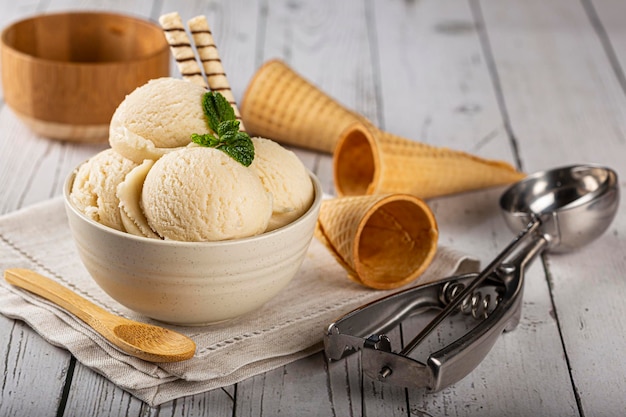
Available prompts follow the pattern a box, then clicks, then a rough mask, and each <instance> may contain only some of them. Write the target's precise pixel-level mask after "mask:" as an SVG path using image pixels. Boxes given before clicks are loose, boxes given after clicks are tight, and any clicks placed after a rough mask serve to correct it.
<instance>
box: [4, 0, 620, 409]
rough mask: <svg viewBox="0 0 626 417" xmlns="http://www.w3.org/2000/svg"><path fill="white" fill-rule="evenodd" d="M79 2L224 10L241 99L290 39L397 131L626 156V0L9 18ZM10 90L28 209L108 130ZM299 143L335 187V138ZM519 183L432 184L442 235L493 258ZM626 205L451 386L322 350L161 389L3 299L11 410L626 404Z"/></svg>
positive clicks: (539, 164) (525, 159)
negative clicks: (319, 150)
mask: <svg viewBox="0 0 626 417" xmlns="http://www.w3.org/2000/svg"><path fill="white" fill-rule="evenodd" d="M68 9H107V10H113V11H117V12H124V13H129V14H133V15H139V16H144V17H148V18H151V19H153V20H156V19H157V18H158V16H159V15H161V14H163V13H166V12H171V11H179V12H180V14H181V15H182V16H183V18H184V19H188V18H190V17H193V16H196V15H198V14H205V15H206V16H207V18H208V19H209V22H210V23H211V25H212V27H213V29H214V34H215V38H216V41H217V42H218V45H219V46H220V51H221V54H222V58H223V61H224V65H225V68H226V71H227V72H228V75H229V79H230V81H231V84H232V85H233V90H234V93H235V95H236V97H238V98H239V97H241V94H242V93H243V91H244V89H245V87H246V86H247V83H248V81H249V79H250V77H251V76H252V74H253V73H254V71H255V70H256V68H257V67H258V66H259V65H260V64H261V63H262V62H264V61H265V60H266V59H269V58H272V57H280V58H283V59H284V60H285V61H287V62H288V63H289V64H290V65H291V66H292V67H293V68H294V69H295V70H296V71H298V72H299V73H301V74H302V75H304V76H305V77H306V78H308V79H309V80H311V81H312V82H314V83H315V84H317V85H318V86H319V87H320V88H321V89H323V90H324V91H326V92H327V93H328V94H330V95H331V96H333V97H335V98H336V99H338V100H339V101H340V102H341V103H343V104H344V105H346V106H347V107H349V108H352V109H354V110H356V111H358V112H360V113H362V114H364V115H365V116H367V117H368V118H370V119H371V120H372V121H374V122H375V123H376V124H378V125H379V126H381V127H383V128H385V129H387V130H389V131H391V132H393V133H396V134H400V135H403V136H406V137H409V138H412V139H415V140H419V141H423V142H427V143H430V144H434V145H437V146H448V147H452V148H456V149H460V150H465V151H469V152H472V153H475V154H477V155H480V156H483V157H489V158H498V159H504V160H508V161H510V162H512V163H514V164H517V165H518V167H520V168H521V169H523V170H525V171H526V172H534V171H538V170H543V169H547V168H551V167H556V166H561V165H568V164H571V163H577V162H595V163H600V164H605V165H608V166H611V167H613V168H614V169H616V170H617V171H618V173H619V174H622V175H626V172H624V163H625V162H626V77H625V71H626V2H625V1H624V0H550V1H545V0H525V1H517V0H420V1H399V0H388V1H382V0H380V1H378V0H367V1H360V0H344V1H341V2H335V1H330V0H324V1H308V2H307V1H304V0H287V1H282V0H281V1H271V2H270V1H269V0H261V1H258V2H257V1H253V0H237V1H226V0H223V1H219V0H218V1H207V2H200V1H184V2H182V1H174V0H159V1H154V2H149V1H140V0H125V1H118V0H116V1H109V2H99V1H95V0H82V1H81V0H48V1H35V0H24V1H22V0H20V1H15V0H11V1H10V0H2V1H0V26H1V27H5V26H6V25H7V24H9V23H10V22H12V21H15V20H18V19H20V18H22V17H26V16H30V15H32V14H35V13H39V12H52V11H61V10H68ZM175 72H176V70H175V69H174V73H175ZM1 98H2V97H1V96H0V187H1V188H0V213H8V212H11V211H13V210H16V209H19V208H21V207H25V206H27V205H29V204H32V203H35V202H37V201H41V200H46V199H49V198H51V197H54V196H57V195H59V194H60V193H61V187H62V182H63V179H64V178H65V176H66V175H67V174H68V173H69V172H70V170H71V169H72V168H73V167H74V166H75V165H76V164H78V163H79V162H81V161H82V160H84V159H86V158H88V157H89V156H91V155H93V154H94V153H96V152H97V151H99V150H101V149H103V147H104V146H105V145H102V146H99V145H92V146H87V145H74V144H69V143H61V142H56V141H52V140H48V139H45V138H41V137H37V136H34V135H33V134H31V133H30V132H29V130H28V129H27V128H26V127H25V126H24V125H23V124H22V123H21V122H20V121H19V120H18V119H17V118H16V117H15V115H14V114H13V113H12V111H11V110H10V109H9V108H8V107H7V106H5V105H4V103H3V101H2V100H1ZM297 152H298V154H299V155H300V156H301V158H302V159H303V161H304V162H305V164H306V165H307V166H309V167H310V168H311V169H312V170H314V171H315V172H316V173H317V175H318V176H319V177H320V179H321V180H322V182H323V183H324V187H325V191H326V192H328V193H332V192H333V185H332V172H331V169H332V168H331V167H332V158H331V156H330V155H324V154H316V153H314V152H311V151H304V150H298V151H297ZM621 185H622V186H621V188H622V192H623V191H624V182H622V183H621ZM501 192H502V189H491V190H485V191H479V192H473V193H467V194H463V195H456V196H451V197H446V198H439V199H433V200H431V201H429V203H430V204H431V206H432V207H433V209H434V211H435V213H436V216H437V220H438V222H439V225H440V230H441V244H445V245H448V246H452V247H454V248H456V249H459V250H462V251H466V252H468V253H471V254H473V255H475V256H476V257H478V258H479V259H481V260H482V261H483V262H487V261H489V260H490V259H491V258H493V256H494V255H496V254H497V253H498V252H499V250H500V249H501V248H503V247H504V245H506V244H507V243H508V242H509V241H510V239H511V238H512V233H511V232H509V231H508V229H507V228H506V227H505V225H504V222H503V221H502V219H501V218H500V215H499V213H498V208H497V200H498V197H499V195H500V193H501ZM625 211H626V208H623V207H622V208H621V209H620V213H619V214H618V216H617V218H616V220H615V222H614V223H613V225H612V226H611V228H610V229H609V231H608V232H607V233H606V234H605V235H603V236H602V237H601V238H600V239H599V240H598V241H596V242H594V243H593V244H592V245H590V246H589V247H586V248H583V249H581V250H580V251H578V252H576V253H574V254H567V255H545V256H543V262H541V261H539V262H535V263H534V264H533V266H532V267H531V268H530V271H529V272H528V274H527V277H526V278H527V281H526V287H525V294H524V303H523V311H522V320H521V323H520V324H519V326H518V327H517V328H516V329H515V331H513V332H510V333H506V334H504V335H502V336H501V337H500V338H499V340H498V342H497V343H496V345H495V347H494V348H493V350H492V351H491V352H490V353H489V355H488V356H487V358H486V359H485V360H484V361H483V362H482V364H481V365H480V366H479V367H478V368H477V369H475V371H474V372H472V373H471V374H470V375H469V376H468V377H466V378H465V379H463V380H462V381H460V382H459V383H457V384H455V385H454V386H452V387H450V388H448V389H445V390H443V391H441V392H438V393H435V394H429V393H425V392H423V391H420V390H414V389H403V388H396V387H391V386H386V385H382V384H380V383H378V382H373V381H371V380H369V379H368V378H367V377H364V376H362V375H361V373H360V371H359V364H360V362H359V359H358V356H354V357H351V358H349V359H348V360H345V361H341V362H338V363H333V364H330V365H328V364H326V363H325V360H324V357H323V355H322V354H321V353H320V354H316V355H313V356H311V357H308V358H306V359H304V360H301V361H298V362H295V363H292V364H290V365H287V366H285V367H283V368H281V369H277V370H275V371H272V372H268V373H266V374H263V375H258V376H255V377H253V378H251V379H249V380H246V381H244V382H242V383H239V384H237V385H234V386H230V387H227V388H224V389H217V390H214V391H211V392H207V393H204V394H199V395H195V396H192V397H187V398H182V399H179V400H176V401H173V402H170V403H166V404H164V405H162V406H161V407H158V408H151V407H148V406H147V405H146V404H143V403H142V402H141V401H139V400H137V399H136V398H134V397H132V396H131V395H129V394H128V393H126V392H124V391H122V390H121V389H119V388H117V387H116V386H114V385H113V384H112V383H110V382H109V381H108V380H106V379H104V378H103V377H101V376H99V375H98V374H96V373H95V372H93V371H92V370H90V369H87V368H85V367H84V366H82V365H81V364H80V363H78V362H77V361H76V360H75V359H73V358H72V356H71V355H70V354H69V353H68V352H67V351H65V350H62V349H59V348H56V347H54V346H51V345H49V344H47V343H46V342H45V341H44V340H43V339H42V338H40V337H39V336H38V335H37V334H36V333H35V332H33V331H32V330H31V329H30V328H29V327H28V326H27V325H25V324H24V323H22V322H19V321H14V320H11V319H8V318H6V317H3V316H0V416H2V417H4V416H44V415H48V416H53V415H57V416H90V415H103V416H118V415H124V416H164V415H172V416H201V415H202V416H261V415H262V416H278V415H285V416H310V415H319V416H358V415H367V416H409V415H412V416H431V415H432V416H443V415H449V416H623V415H626V395H624V392H626V363H625V360H624V359H623V358H624V352H626V277H625V274H626V273H625V272H624V271H625V270H626V220H625V216H624V213H625ZM321 332H322V329H320V333H321Z"/></svg>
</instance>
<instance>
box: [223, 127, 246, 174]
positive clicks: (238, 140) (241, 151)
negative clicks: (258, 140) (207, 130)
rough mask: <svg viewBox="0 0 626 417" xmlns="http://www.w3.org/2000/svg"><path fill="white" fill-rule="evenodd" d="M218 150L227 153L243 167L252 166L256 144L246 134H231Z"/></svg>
mask: <svg viewBox="0 0 626 417" xmlns="http://www.w3.org/2000/svg"><path fill="white" fill-rule="evenodd" d="M218 149H220V150H221V151H223V152H225V153H226V154H227V155H229V156H230V157H231V158H233V159H234V160H235V161H238V162H239V163H240V164H242V165H243V166H250V164H251V163H252V161H253V160H254V144H253V143H252V140H251V139H250V136H248V134H247V133H245V132H236V133H235V134H231V133H229V134H228V135H226V136H224V140H223V142H222V144H220V145H219V146H218Z"/></svg>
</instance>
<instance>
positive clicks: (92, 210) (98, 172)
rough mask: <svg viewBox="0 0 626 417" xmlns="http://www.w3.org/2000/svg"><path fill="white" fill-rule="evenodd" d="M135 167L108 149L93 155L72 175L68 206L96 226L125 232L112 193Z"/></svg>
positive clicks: (114, 192) (131, 162)
mask: <svg viewBox="0 0 626 417" xmlns="http://www.w3.org/2000/svg"><path fill="white" fill-rule="evenodd" d="M136 166H137V164H136V163H135V162H133V161H131V160H129V159H127V158H124V157H123V156H121V155H120V154H118V153H117V152H115V151H114V150H112V149H106V150H104V151H102V152H100V153H98V154H96V155H94V156H93V157H91V158H90V159H89V160H88V161H86V162H85V163H84V164H82V165H81V166H80V167H79V168H78V171H77V172H76V177H75V179H74V183H73V185H72V190H71V194H70V199H71V200H72V203H73V204H74V205H75V206H76V208H78V209H79V210H80V211H82V212H83V213H85V214H86V215H87V217H89V218H91V219H93V220H95V221H97V222H98V223H101V224H103V225H105V226H109V227H112V228H114V229H117V230H120V231H125V228H124V225H123V223H122V219H121V217H120V209H119V207H118V206H119V199H118V197H117V193H116V190H117V186H118V185H119V184H120V183H121V182H122V181H123V180H124V178H125V176H126V174H127V173H128V172H130V171H131V170H132V169H133V168H135V167H136Z"/></svg>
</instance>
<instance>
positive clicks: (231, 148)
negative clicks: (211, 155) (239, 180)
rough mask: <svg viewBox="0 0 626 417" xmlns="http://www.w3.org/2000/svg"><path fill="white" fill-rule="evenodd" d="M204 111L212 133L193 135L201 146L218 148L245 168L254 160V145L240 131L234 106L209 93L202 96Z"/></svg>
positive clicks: (222, 97)
mask: <svg viewBox="0 0 626 417" xmlns="http://www.w3.org/2000/svg"><path fill="white" fill-rule="evenodd" d="M202 110H203V111H204V115H205V117H206V119H207V124H208V125H209V128H210V129H211V131H212V133H205V134H197V133H193V134H192V135H191V140H192V141H193V142H194V143H197V144H198V145H201V146H206V147H209V148H216V149H219V150H221V151H223V152H224V153H226V154H227V155H229V156H230V157H231V158H233V159H234V160H235V161H237V162H239V163H240V164H242V165H244V166H250V164H251V163H252V161H253V160H254V144H253V143H252V140H251V139H250V136H248V134H247V133H245V132H240V131H239V125H240V123H239V121H238V120H237V118H236V117H235V111H234V110H233V108H232V106H231V105H230V103H229V102H228V100H226V98H224V96H223V95H222V94H220V93H214V92H212V91H209V92H207V93H205V94H204V95H203V96H202Z"/></svg>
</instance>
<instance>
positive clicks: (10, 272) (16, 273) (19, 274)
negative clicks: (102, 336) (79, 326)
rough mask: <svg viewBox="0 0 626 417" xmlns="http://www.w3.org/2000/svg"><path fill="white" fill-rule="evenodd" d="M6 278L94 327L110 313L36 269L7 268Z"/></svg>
mask: <svg viewBox="0 0 626 417" xmlns="http://www.w3.org/2000/svg"><path fill="white" fill-rule="evenodd" d="M4 279H5V280H6V281H7V282H8V283H9V284H12V285H15V286H17V287H20V288H23V289H25V290H28V291H30V292H32V293H34V294H37V295H39V296H41V297H43V298H45V299H47V300H49V301H52V302H53V303H55V304H57V305H58V306H60V307H62V308H64V309H65V310H67V311H69V312H70V313H72V314H74V315H75V316H77V317H78V318H80V319H81V320H83V321H84V322H85V323H87V324H89V325H90V326H92V327H94V324H96V322H98V324H99V322H101V321H102V318H103V317H106V316H109V315H110V313H109V312H108V311H106V310H104V309H103V308H100V307H98V306H97V305H95V304H94V303H92V302H91V301H88V300H86V299H84V298H83V297H81V296H80V295H78V294H76V293H75V292H73V291H71V290H69V289H67V288H65V287H64V286H62V285H61V284H58V283H56V282H55V281H53V280H51V279H50V278H46V277H44V276H43V275H40V274H38V273H37V272H35V271H31V270H29V269H22V268H11V269H7V270H5V271H4ZM99 327H100V326H98V325H97V324H96V326H95V328H96V330H99Z"/></svg>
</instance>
